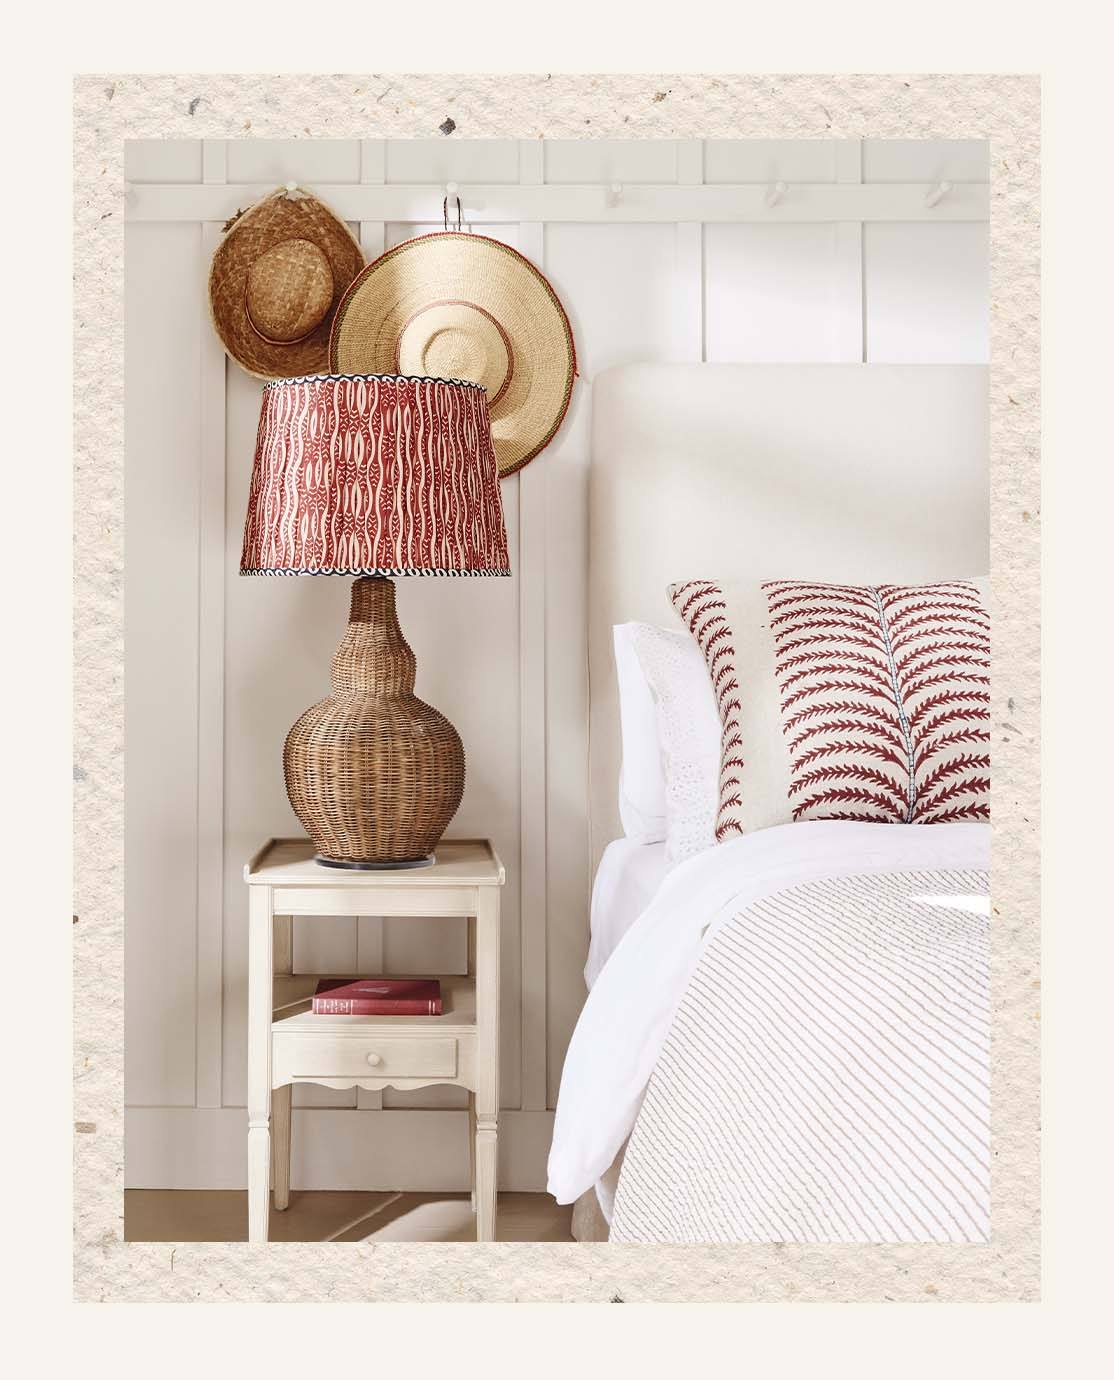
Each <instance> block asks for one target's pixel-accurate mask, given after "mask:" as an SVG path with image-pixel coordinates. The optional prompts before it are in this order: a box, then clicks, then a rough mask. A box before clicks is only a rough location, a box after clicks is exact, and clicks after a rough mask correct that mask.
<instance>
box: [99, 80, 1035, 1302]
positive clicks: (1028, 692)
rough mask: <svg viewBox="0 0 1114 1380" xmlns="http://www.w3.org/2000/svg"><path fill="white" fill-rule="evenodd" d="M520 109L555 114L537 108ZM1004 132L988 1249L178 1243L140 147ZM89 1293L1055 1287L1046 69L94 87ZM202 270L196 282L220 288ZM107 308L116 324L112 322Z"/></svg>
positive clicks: (995, 309)
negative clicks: (147, 768)
mask: <svg viewBox="0 0 1114 1380" xmlns="http://www.w3.org/2000/svg"><path fill="white" fill-rule="evenodd" d="M522 112H529V114H526V115H524V114H523V113H522ZM447 117H448V118H451V119H452V120H453V121H455V132H454V134H453V135H452V136H450V137H459V138H487V137H495V136H499V137H533V136H537V137H541V136H543V135H545V136H548V137H552V138H558V137H564V138H570V137H575V138H698V137H705V138H759V137H762V138H840V137H855V138H858V137H877V138H905V139H909V138H967V139H969V138H988V139H990V140H991V193H992V195H991V273H992V293H991V317H992V352H993V353H992V388H991V414H992V416H991V439H992V449H993V455H992V481H991V482H992V495H991V498H992V512H993V519H992V541H991V553H992V575H993V591H994V596H995V609H994V613H995V650H994V704H993V711H994V723H995V725H996V728H995V741H994V764H993V775H994V805H993V810H994V868H993V878H992V887H993V898H994V916H995V922H996V931H995V937H996V943H995V951H994V972H993V982H994V1021H995V1039H994V1048H993V1078H994V1084H993V1088H994V1101H993V1119H994V1182H993V1241H992V1242H991V1244H989V1245H986V1246H966V1247H963V1246H948V1247H939V1246H906V1247H829V1248H822V1247H794V1246H781V1247H773V1246H753V1247H745V1246H739V1247H726V1246H719V1247H665V1246H609V1245H566V1246H561V1245H496V1246H445V1247H438V1246H433V1245H423V1244H413V1245H401V1244H399V1245H393V1244H392V1245H379V1246H372V1245H362V1246H347V1247H345V1248H344V1249H343V1250H340V1249H337V1248H336V1247H334V1246H328V1245H301V1246H293V1245H283V1246H279V1247H275V1246H271V1247H249V1246H246V1245H192V1244H183V1245H178V1246H170V1245H161V1244H154V1243H135V1244H126V1243H125V1242H124V1241H123V1239H122V1226H123V1205H122V1188H123V1131H124V1123H123V1106H124V1089H123V1044H124V1019H123V995H122V993H123V751H122V749H123V693H124V686H123V579H122V576H123V558H124V533H123V483H124V416H123V357H124V354H123V352H124V313H123V216H122V211H123V196H124V187H123V180H122V178H123V140H124V139H127V138H168V139H172V138H213V139H223V138H253V137H266V138H290V137H294V136H297V137H316V138H369V137H375V138H391V137H394V138H407V137H425V138H435V137H438V133H439V126H441V125H442V122H443V121H445V120H446V118H447ZM74 121H75V129H74V164H75V167H74V175H75V200H74V244H75V249H74V257H75V290H74V314H75V320H74V328H75V338H76V344H75V361H74V434H75V502H74V529H75V544H76V549H75V561H74V576H75V590H74V620H75V628H76V634H75V636H76V646H75V661H76V665H77V667H78V668H79V675H78V678H77V683H76V686H75V692H74V694H75V715H76V722H75V745H76V746H75V751H76V761H75V771H74V777H75V785H74V795H75V811H76V820H77V837H76V843H75V855H74V863H75V876H76V883H75V885H76V895H75V901H74V910H75V912H76V913H77V915H78V917H79V920H78V922H77V923H75V925H74V927H73V934H74V964H75V979H74V996H75V1006H76V1016H75V1028H74V1061H75V1086H74V1118H75V1127H74V1132H75V1134H74V1153H75V1292H76V1296H77V1297H78V1298H79V1299H83V1300H98V1299H99V1300H106V1299H107V1300H149V1301H157V1300H162V1301H181V1302H192V1301H195V1300H233V1299H239V1300H251V1301H275V1300H284V1301H291V1300H294V1301H301V1300H304V1301H321V1302H323V1301H357V1300H382V1301H388V1300H389V1301H408V1300H423V1301H425V1300H429V1301H431V1300H447V1301H453V1300H461V1301H479V1300H490V1301H496V1300H507V1301H511V1300H547V1301H600V1302H606V1301H608V1300H611V1299H613V1298H615V1297H621V1298H622V1299H623V1300H624V1301H629V1302H635V1301H640V1300H654V1301H681V1300H701V1301H712V1300H785V1299H797V1300H815V1299H828V1300H879V1299H895V1300H920V1301H925V1302H929V1301H940V1300H968V1301H974V1300H996V1299H1015V1300H1032V1299H1035V1298H1036V1297H1037V1296H1038V1289H1039V1192H1040V1173H1039V1129H1038V1113H1039V1083H1038V1080H1039V1036H1038V1019H1039V982H1038V957H1039V942H1038V921H1039V852H1038V850H1039V835H1038V826H1039V785H1040V783H1039V751H1038V749H1039V739H1038V732H1039V710H1040V703H1039V659H1038V658H1039V612H1038V611H1039V588H1040V587H1039V546H1038V542H1039V538H1038V532H1037V527H1038V517H1039V438H1040V419H1039V401H1040V393H1039V382H1040V381H1039V359H1040V353H1039V123H1040V85H1039V82H1038V80H1037V79H1036V78H1035V77H1006V76H927V77H925V76H908V77H901V76H870V77H823V76H807V77H806V76H789V77H776V76H723V77H700V76H668V75H659V76H651V77H628V76H623V77H603V76H600V77H589V76H575V77H573V76H570V77H560V76H553V77H551V78H550V77H543V76H522V77H504V76H498V77H482V76H468V77H461V76H430V75H423V76H412V77H407V76H396V75H392V76H363V77H360V76H352V77H346V76H329V77H325V76H305V77H296V76H284V77H264V76H258V77H257V76H199V77H190V76H173V77H170V76H140V77H127V76H123V77H121V76H116V77H113V76H106V77H88V76H87V77H81V78H79V79H78V80H77V81H76V83H75V90H74ZM201 289H202V285H201V284H199V285H198V290H199V291H201ZM93 323H95V326H96V329H95V330H93V329H86V326H87V325H91V324H93Z"/></svg>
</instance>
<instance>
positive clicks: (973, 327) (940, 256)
mask: <svg viewBox="0 0 1114 1380" xmlns="http://www.w3.org/2000/svg"><path fill="white" fill-rule="evenodd" d="M863 244H864V263H865V279H864V299H865V304H866V310H865V316H866V357H867V359H868V360H869V361H870V362H871V363H872V364H985V363H986V362H987V360H988V359H989V357H990V340H989V327H990V254H989V227H988V226H987V225H986V224H967V223H964V222H956V223H953V224H940V225H924V224H919V225H867V226H865V227H864V231H863Z"/></svg>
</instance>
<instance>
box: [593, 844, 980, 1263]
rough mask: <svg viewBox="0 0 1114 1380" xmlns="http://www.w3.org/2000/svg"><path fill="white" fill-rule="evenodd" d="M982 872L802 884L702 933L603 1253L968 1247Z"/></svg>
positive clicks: (974, 1200)
mask: <svg viewBox="0 0 1114 1380" xmlns="http://www.w3.org/2000/svg"><path fill="white" fill-rule="evenodd" d="M987 890H988V888H987V875H986V873H985V872H981V871H937V870H925V871H916V872H913V871H907V872H889V873H882V874H875V875H870V876H866V875H863V876H844V877H837V878H826V879H821V880H817V881H812V882H809V883H807V884H803V885H800V886H796V887H791V888H789V889H787V890H784V891H780V892H777V893H776V894H773V895H769V896H766V897H764V898H762V899H760V900H757V901H754V902H753V903H751V904H749V905H748V906H746V907H745V908H743V909H742V910H740V911H739V912H738V913H737V914H736V915H735V916H734V917H733V919H731V920H729V921H728V922H727V923H726V924H725V925H723V927H722V928H721V929H720V930H719V931H718V933H716V934H715V936H714V937H713V938H712V940H711V942H710V943H709V944H708V946H707V948H706V949H705V950H704V953H703V955H702V957H701V959H700V961H699V963H698V965H697V967H696V969H695V971H694V973H693V976H692V979H691V981H690V982H689V984H688V988H687V990H686V992H685V995H684V997H683V998H682V1000H681V1002H680V1005H679V1006H678V1008H677V1010H676V1014H675V1016H674V1018H673V1023H672V1026H671V1028H670V1031H669V1034H668V1036H667V1038H666V1040H665V1043H664V1046H663V1048H662V1052H661V1055H660V1057H659V1058H658V1061H657V1064H656V1067H655V1068H654V1072H653V1074H652V1076H651V1078H650V1081H649V1085H648V1087H647V1091H646V1096H645V1099H644V1101H643V1104H642V1108H641V1111H640V1112H639V1114H638V1119H637V1121H636V1123H635V1125H634V1129H633V1131H632V1133H631V1137H630V1141H629V1143H628V1146H627V1152H626V1157H625V1160H624V1162H623V1169H622V1174H621V1176H620V1180H619V1186H618V1190H617V1193H616V1197H615V1206H614V1214H613V1217H612V1222H611V1240H612V1241H667V1242H690V1241H691V1242H696V1241H702V1242H703V1241H735V1242H771V1241H795V1242H829V1241H831V1242H838V1241H848V1242H851V1241H854V1242H901V1241H907V1242H919V1241H957V1242H970V1241H986V1240H987V1239H988V1237H989V1214H990V1184H989V1179H990V1146H989V1136H990V1128H989V1069H988V1060H989V1043H990V999H989V902H988V900H987Z"/></svg>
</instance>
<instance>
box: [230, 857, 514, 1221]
mask: <svg viewBox="0 0 1114 1380" xmlns="http://www.w3.org/2000/svg"><path fill="white" fill-rule="evenodd" d="M504 875H505V874H504V871H503V865H502V863H501V862H500V861H499V858H498V856H497V855H496V853H495V851H494V849H493V848H492V847H491V845H490V844H489V843H488V842H486V841H485V840H463V841H451V840H450V841H448V842H442V843H441V844H440V845H439V846H438V848H437V850H436V854H435V861H434V864H433V866H431V867H427V868H421V869H415V870H414V871H412V872H398V871H391V872H338V871H335V870H333V869H328V868H324V867H321V866H319V865H318V864H317V863H315V862H314V859H313V849H312V846H311V845H310V843H309V841H308V840H304V839H282V840H271V842H270V843H268V844H266V845H265V846H264V847H263V848H262V849H260V851H259V852H258V853H257V854H256V856H255V857H254V858H253V859H252V861H251V862H250V863H249V864H248V865H247V867H245V869H244V880H245V881H246V882H247V884H248V887H249V895H250V908H249V953H248V1237H249V1240H251V1241H266V1239H267V1217H268V1205H269V1204H268V1184H269V1181H270V1177H271V1154H272V1150H273V1154H274V1185H275V1207H276V1208H278V1209H280V1210H281V1209H282V1208H285V1207H286V1205H287V1203H288V1202H289V1195H290V1135H291V1120H292V1118H291V1091H292V1089H293V1086H294V1084H296V1083H319V1084H322V1085H324V1086H325V1087H330V1088H354V1087H355V1088H365V1089H367V1090H369V1091H373V1092H374V1091H379V1090H381V1089H383V1088H397V1089H400V1090H404V1091H405V1090H410V1089H415V1088H422V1087H428V1086H429V1085H430V1084H448V1085H451V1086H454V1087H461V1088H466V1089H467V1090H468V1092H469V1099H468V1101H469V1130H470V1135H469V1145H470V1149H471V1162H472V1194H473V1205H474V1207H475V1210H476V1235H477V1239H478V1240H480V1241H493V1240H494V1239H495V1179H496V1173H495V1170H496V1144H497V1132H498V1110H499V1078H498V1073H499V892H500V887H501V886H502V884H503V880H504ZM325 915H380V916H384V917H387V916H414V915H429V916H443V917H450V918H451V917H453V916H459V917H462V918H464V919H466V920H467V923H468V973H467V974H452V975H446V976H443V977H441V979H440V981H441V995H442V1002H443V1005H444V1010H443V1013H442V1014H441V1015H440V1016H316V1015H314V1014H313V1012H312V1009H311V998H312V996H313V993H314V991H315V989H316V987H317V984H318V983H319V982H320V981H321V978H322V976H324V975H323V974H319V973H312V974H311V973H306V974H296V973H294V972H293V971H292V969H293V919H294V917H295V916H307V917H312V916H325ZM330 976H332V975H330ZM335 976H338V977H340V976H351V977H357V976H368V975H367V974H349V975H345V974H336V975H335ZM423 976H425V975H424V974H423Z"/></svg>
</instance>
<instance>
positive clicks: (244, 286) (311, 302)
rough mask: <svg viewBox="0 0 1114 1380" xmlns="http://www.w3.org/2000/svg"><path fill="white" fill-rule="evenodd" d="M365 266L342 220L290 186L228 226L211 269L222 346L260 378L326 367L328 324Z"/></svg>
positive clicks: (212, 297)
mask: <svg viewBox="0 0 1114 1380" xmlns="http://www.w3.org/2000/svg"><path fill="white" fill-rule="evenodd" d="M363 266H364V256H363V254H362V253H361V252H360V246H359V245H358V244H357V242H356V241H355V240H354V239H353V237H352V235H351V234H350V233H349V230H348V227H347V226H346V225H345V224H344V222H343V221H341V220H338V219H337V217H336V216H335V215H334V214H333V213H332V211H330V210H329V208H328V207H327V206H326V205H324V203H322V202H320V201H318V200H317V198H316V197H315V196H311V195H310V194H309V193H308V192H303V191H301V190H299V189H298V188H296V187H294V186H292V185H288V186H286V187H283V188H280V189H279V190H278V191H277V192H273V193H272V194H271V195H270V196H268V197H265V198H264V200H263V201H261V202H259V203H258V205H256V206H252V207H251V208H250V209H249V210H247V211H245V212H243V214H241V215H240V216H238V217H237V218H236V219H235V220H234V221H232V222H231V223H230V225H229V227H228V233H227V234H226V235H225V237H224V239H223V240H222V241H221V243H220V245H219V246H218V247H217V252H216V253H215V254H214V255H213V262H212V266H211V268H210V269H209V305H210V308H211V310H212V316H213V325H214V327H215V328H216V332H217V334H218V335H219V336H220V338H221V340H222V341H223V342H224V348H225V349H226V350H227V351H228V353H229V354H230V355H231V356H232V358H233V359H234V360H235V361H236V363H237V364H239V365H240V367H241V368H242V369H246V370H247V372H248V373H249V374H254V375H255V377H256V378H261V379H280V378H295V377H297V376H299V375H302V374H315V373H320V372H323V371H324V370H325V369H326V368H327V367H328V358H329V328H330V327H331V326H332V323H333V312H334V310H335V308H336V305H337V303H338V302H339V301H340V299H341V296H342V295H343V293H344V290H345V288H347V286H348V284H349V283H350V282H351V281H352V279H353V278H354V277H355V276H356V274H357V273H359V271H360V269H361V268H363Z"/></svg>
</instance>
